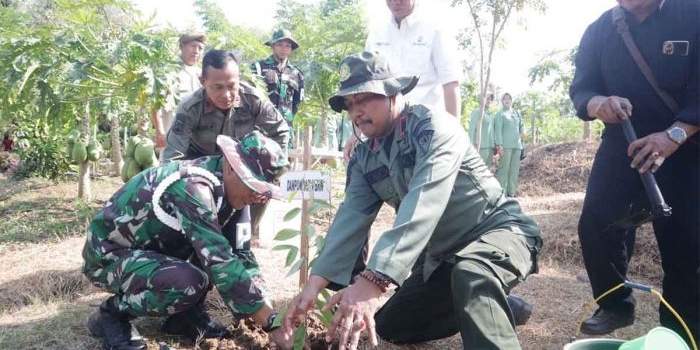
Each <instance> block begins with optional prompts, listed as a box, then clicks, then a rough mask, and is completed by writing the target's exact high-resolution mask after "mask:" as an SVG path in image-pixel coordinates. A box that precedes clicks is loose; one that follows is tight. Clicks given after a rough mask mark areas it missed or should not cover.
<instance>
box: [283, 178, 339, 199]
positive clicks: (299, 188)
mask: <svg viewBox="0 0 700 350" xmlns="http://www.w3.org/2000/svg"><path fill="white" fill-rule="evenodd" d="M280 188H281V189H282V193H283V194H284V195H285V196H287V197H289V196H290V195H291V194H292V193H294V198H293V199H320V200H325V201H330V200H331V177H330V175H323V174H322V173H321V172H320V171H289V172H287V173H285V174H284V175H282V177H281V178H280Z"/></svg>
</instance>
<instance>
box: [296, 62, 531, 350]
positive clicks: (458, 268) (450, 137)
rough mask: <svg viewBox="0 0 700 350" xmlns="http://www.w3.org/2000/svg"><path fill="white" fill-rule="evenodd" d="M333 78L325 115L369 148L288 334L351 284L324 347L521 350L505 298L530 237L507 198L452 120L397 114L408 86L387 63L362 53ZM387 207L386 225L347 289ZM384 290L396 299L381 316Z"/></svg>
mask: <svg viewBox="0 0 700 350" xmlns="http://www.w3.org/2000/svg"><path fill="white" fill-rule="evenodd" d="M340 79H341V84H340V91H338V92H337V93H336V94H335V95H334V96H333V97H331V99H330V100H329V104H330V106H331V108H333V110H335V111H337V112H341V111H342V110H344V109H346V110H347V111H348V114H349V115H350V118H351V119H352V122H353V124H354V125H355V126H356V127H358V128H359V129H360V131H361V132H362V134H363V135H365V136H367V137H368V139H367V141H366V142H364V143H362V144H360V145H358V146H357V148H356V149H355V152H354V154H353V156H352V158H351V159H350V163H349V164H348V169H347V184H346V190H345V200H344V202H343V203H342V204H341V205H340V207H339V208H338V212H337V214H336V216H335V219H334V220H333V224H332V225H331V227H330V229H329V230H328V235H327V236H326V242H325V245H324V246H323V249H322V250H321V251H320V252H319V256H318V257H317V258H316V260H315V263H314V265H313V268H312V270H311V276H310V277H309V280H308V282H307V283H306V285H305V286H304V290H303V291H302V292H301V293H300V294H299V295H298V296H297V297H295V298H294V300H292V302H291V303H290V305H289V309H288V311H287V315H286V317H285V329H287V330H288V332H290V333H291V332H292V330H293V329H294V322H295V321H296V320H297V318H298V317H299V316H300V315H302V314H304V313H306V311H308V310H309V309H310V308H311V307H312V306H313V305H314V302H315V301H316V297H317V295H318V293H320V292H321V290H322V289H323V288H326V287H329V286H330V285H331V284H336V285H349V286H348V287H346V288H344V289H342V290H340V291H339V292H338V293H336V294H335V295H333V297H332V298H331V299H330V300H329V302H328V303H327V304H326V306H325V308H326V309H331V308H333V307H334V306H337V312H336V313H335V315H334V317H333V320H332V322H331V324H330V326H329V328H328V335H327V339H333V338H334V337H336V336H337V337H339V341H340V350H346V349H351V350H354V349H357V344H358V340H359V339H360V333H361V332H362V330H363V329H364V328H365V327H366V329H367V331H368V336H369V338H370V342H372V343H373V345H375V346H376V345H377V338H376V336H377V335H378V336H380V337H381V338H382V339H385V340H387V341H389V342H392V343H397V344H410V343H417V342H424V341H428V340H433V339H440V338H445V337H448V336H451V335H453V334H456V333H457V332H459V333H460V334H461V336H462V343H463V347H464V348H465V349H467V348H469V349H480V350H491V349H494V350H495V349H509V350H516V349H520V345H519V342H518V338H517V336H516V333H515V320H514V317H513V314H512V312H511V309H510V307H509V305H508V301H507V296H506V295H507V293H508V292H509V291H510V290H511V289H512V288H513V287H514V286H516V285H517V284H518V283H519V282H521V281H523V280H524V279H525V278H526V277H527V276H528V275H529V274H531V273H533V272H535V271H536V261H537V254H538V253H539V251H540V249H541V246H542V239H541V238H540V229H539V227H538V226H537V224H536V223H535V222H534V221H533V220H532V219H531V218H530V217H528V216H527V215H525V214H524V213H523V212H522V210H521V208H520V205H519V204H518V202H516V201H515V200H513V199H509V198H506V196H505V193H504V191H503V189H502V188H501V186H500V185H499V183H498V181H497V180H496V178H494V177H493V175H492V174H491V172H490V171H489V170H488V168H487V167H486V164H484V162H483V160H482V159H481V157H480V156H479V153H478V151H477V150H476V149H474V147H472V146H471V144H470V141H469V137H468V136H467V133H466V132H465V131H464V129H463V128H462V126H461V125H460V124H459V121H458V120H457V119H455V118H450V117H449V116H447V115H446V112H441V111H437V110H431V109H428V108H427V107H425V106H423V105H415V106H413V105H408V104H403V103H402V98H401V97H402V95H403V94H405V93H406V92H408V91H410V90H411V89H412V88H413V87H414V86H415V84H416V82H417V80H418V79H417V78H416V77H408V78H397V77H395V76H394V75H392V73H391V71H390V70H389V64H388V63H387V60H386V58H384V57H381V56H380V55H377V54H374V53H370V52H363V53H361V54H358V55H352V56H349V57H347V58H345V59H344V60H343V61H342V63H341V66H340ZM384 203H387V204H389V205H391V206H392V207H394V208H395V210H396V220H395V221H394V226H393V227H392V228H391V229H389V230H387V231H385V232H383V233H382V234H381V236H380V237H379V239H378V240H377V242H376V244H375V246H374V249H373V251H372V253H371V255H370V259H369V262H368V263H367V268H366V269H365V270H364V271H362V272H360V273H359V274H358V275H357V276H356V277H355V278H354V279H352V277H351V275H352V270H353V267H354V266H355V261H356V259H357V256H358V255H359V254H360V252H361V251H362V249H363V245H364V243H365V241H366V239H367V238H368V233H367V232H368V229H369V227H370V226H371V225H372V222H373V221H374V219H375V218H376V217H377V214H378V213H379V210H380V208H381V207H382V205H383V204H384ZM392 285H398V286H400V288H398V289H397V291H396V293H394V295H393V296H392V297H391V298H389V300H388V301H387V302H386V303H385V304H384V306H382V307H381V308H379V307H380V297H381V295H382V294H383V293H384V292H386V291H387V290H388V289H389V288H390V287H391V286H392ZM377 309H379V310H378V311H377ZM375 311H376V314H375ZM336 332H337V333H336Z"/></svg>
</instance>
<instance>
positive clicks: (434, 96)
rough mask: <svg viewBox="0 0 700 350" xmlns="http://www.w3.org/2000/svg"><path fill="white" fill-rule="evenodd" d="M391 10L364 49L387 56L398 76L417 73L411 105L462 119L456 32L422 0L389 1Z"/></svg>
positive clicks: (372, 30)
mask: <svg viewBox="0 0 700 350" xmlns="http://www.w3.org/2000/svg"><path fill="white" fill-rule="evenodd" d="M386 5H387V7H388V8H389V11H390V12H391V16H389V17H387V18H386V20H383V21H381V22H379V23H376V24H375V25H374V26H372V27H371V28H370V30H369V35H368V36H367V41H366V42H365V51H369V52H378V53H380V54H382V55H384V57H388V58H389V60H390V63H391V71H392V73H393V74H395V75H397V76H418V77H420V79H419V80H418V85H417V86H416V87H415V88H414V89H413V90H412V91H411V92H409V93H408V94H406V95H405V96H404V98H405V99H406V101H408V102H409V103H410V104H414V105H415V104H422V105H425V106H427V107H429V108H431V109H438V108H439V109H444V110H446V111H447V112H448V113H450V114H451V115H453V116H455V117H457V118H459V116H460V114H461V113H460V107H461V104H462V102H461V97H460V92H459V84H460V82H461V80H462V75H463V72H462V65H461V64H460V62H459V56H458V53H457V40H456V35H455V33H454V32H453V31H451V30H448V29H447V28H445V26H443V25H441V24H440V23H439V21H438V19H437V18H434V17H433V16H431V15H429V14H428V13H426V11H425V9H424V7H425V6H426V5H425V4H421V3H420V1H419V0H386ZM356 142H357V137H356V135H353V136H351V137H350V139H348V141H347V142H346V143H345V148H344V150H343V153H344V156H345V162H346V164H347V162H348V160H349V158H350V155H351V154H352V149H353V148H354V146H355V143H356Z"/></svg>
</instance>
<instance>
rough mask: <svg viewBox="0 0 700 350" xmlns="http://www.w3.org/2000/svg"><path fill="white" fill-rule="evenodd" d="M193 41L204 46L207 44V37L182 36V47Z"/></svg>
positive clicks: (199, 35) (195, 34)
mask: <svg viewBox="0 0 700 350" xmlns="http://www.w3.org/2000/svg"><path fill="white" fill-rule="evenodd" d="M193 41H199V42H200V43H202V44H206V43H207V36H206V35H204V34H202V33H186V34H182V35H180V40H179V42H180V45H185V44H187V43H191V42H193Z"/></svg>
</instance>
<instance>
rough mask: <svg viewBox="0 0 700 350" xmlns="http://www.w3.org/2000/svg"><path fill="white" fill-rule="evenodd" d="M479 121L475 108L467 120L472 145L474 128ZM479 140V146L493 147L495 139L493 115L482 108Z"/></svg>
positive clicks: (474, 137)
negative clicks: (468, 120) (482, 115)
mask: <svg viewBox="0 0 700 350" xmlns="http://www.w3.org/2000/svg"><path fill="white" fill-rule="evenodd" d="M478 123H479V108H475V109H474V110H473V111H472V114H471V120H470V122H469V138H470V139H471V140H472V145H475V146H476V129H477V125H478ZM480 141H481V142H480V143H479V148H480V149H483V148H489V149H491V148H494V147H495V146H496V141H495V139H494V137H493V115H492V114H490V113H489V112H488V110H487V109H485V110H484V118H483V119H482V121H481V140H480Z"/></svg>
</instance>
